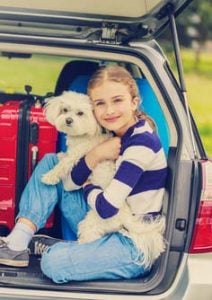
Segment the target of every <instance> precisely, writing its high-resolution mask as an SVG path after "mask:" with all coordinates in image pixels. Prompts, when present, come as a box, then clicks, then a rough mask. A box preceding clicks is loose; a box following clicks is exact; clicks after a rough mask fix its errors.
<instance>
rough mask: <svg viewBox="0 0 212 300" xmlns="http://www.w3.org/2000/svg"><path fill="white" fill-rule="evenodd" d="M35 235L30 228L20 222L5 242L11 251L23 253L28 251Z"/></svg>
mask: <svg viewBox="0 0 212 300" xmlns="http://www.w3.org/2000/svg"><path fill="white" fill-rule="evenodd" d="M33 235H34V231H33V230H32V229H31V228H30V227H29V226H27V225H26V224H24V223H21V222H18V223H16V224H15V227H14V228H13V230H12V231H11V233H10V234H9V235H8V236H7V237H6V238H5V240H6V241H7V245H8V247H9V248H10V249H11V250H16V251H21V250H25V249H27V247H28V245H29V243H30V241H31V239H32V237H33Z"/></svg>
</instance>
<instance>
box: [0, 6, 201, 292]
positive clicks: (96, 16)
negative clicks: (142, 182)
mask: <svg viewBox="0 0 212 300" xmlns="http://www.w3.org/2000/svg"><path fill="white" fill-rule="evenodd" d="M188 2H189V1H183V0H182V1H169V3H167V1H159V0H158V1H157V0H152V1H141V0H137V1H132V2H131V5H128V6H125V5H123V1H114V0H113V1H94V2H93V3H94V5H90V3H89V5H88V1H72V2H71V3H69V4H67V1H60V6H59V7H58V3H57V1H51V5H50V3H49V1H36V2H34V3H32V4H30V7H29V6H28V1H4V0H2V1H1V4H0V41H1V42H2V45H1V47H0V51H2V52H4V51H5V52H8V53H10V52H12V51H13V44H14V42H16V43H17V44H18V45H19V47H18V48H17V49H16V53H30V48H31V51H34V52H35V53H36V52H39V53H48V52H49V53H53V52H55V53H57V54H58V55H62V53H63V50H62V49H64V51H65V52H66V53H69V52H70V57H71V56H72V50H73V49H74V50H73V54H74V55H76V53H77V52H80V58H82V57H83V59H89V58H91V59H98V60H99V61H105V60H111V61H116V60H117V61H118V62H119V63H126V65H127V64H134V63H136V62H137V63H138V64H139V62H138V61H139V60H140V61H142V66H141V69H142V67H143V69H144V72H145V70H146V69H148V71H146V75H147V77H148V78H149V81H150V83H151V84H152V85H153V86H154V85H156V91H158V93H159V94H160V97H161V98H163V99H164V103H165V104H164V105H165V107H166V108H165V110H166V111H167V112H166V114H167V115H169V119H171V120H172V121H169V122H170V123H169V125H170V130H171V132H170V135H173V136H174V135H176V138H173V137H172V138H171V142H170V145H169V152H168V165H169V175H168V180H167V191H166V196H165V199H164V208H163V212H164V214H165V215H166V216H167V229H166V233H165V238H166V240H167V250H166V252H165V253H164V254H163V255H162V256H161V257H160V259H159V260H157V262H156V263H155V265H154V266H153V268H152V270H151V272H150V273H149V274H148V275H147V276H145V277H143V278H137V279H131V280H117V281H112V280H107V281H106V280H96V281H92V282H70V283H67V284H63V285H56V284H54V283H53V282H52V281H51V280H49V279H47V278H46V277H45V276H44V275H43V274H42V273H41V271H40V266H39V260H40V259H39V258H38V257H33V256H32V257H31V260H30V265H29V267H27V268H11V267H5V266H0V285H1V286H4V287H5V286H6V287H8V286H9V287H13V288H15V287H18V288H23V287H24V288H30V289H39V290H53V291H71V292H74V291H76V292H95V293H97V294H98V293H108V294H110V293H113V294H117V295H118V294H123V295H124V294H127V295H130V294H132V295H142V294H144V293H145V294H147V295H157V294H160V293H163V292H165V291H166V290H167V289H168V288H169V287H170V285H171V283H172V282H173V281H174V279H175V276H176V273H177V270H178V268H179V267H180V266H181V265H183V264H184V260H183V256H184V254H185V252H186V251H187V250H188V249H187V248H186V247H188V245H187V244H189V243H188V240H189V239H190V238H191V236H190V235H191V232H190V230H191V228H192V226H193V224H190V223H189V221H188V220H189V217H191V218H192V217H193V218H194V214H195V212H194V211H193V210H191V213H192V214H193V216H192V215H189V214H190V205H191V203H192V205H191V206H192V207H193V206H196V203H197V201H198V199H199V194H198V193H195V192H196V190H194V185H193V182H194V181H196V182H199V176H200V175H199V169H198V167H197V166H196V164H195V159H194V153H193V147H192V145H191V143H190V142H187V143H188V144H186V145H185V143H186V142H185V140H186V138H185V137H186V136H190V133H189V126H188V124H187V123H185V121H183V120H184V119H183V116H185V114H186V112H185V110H184V108H183V106H184V103H183V102H184V99H182V96H180V92H179V87H176V82H175V80H174V78H173V76H172V74H171V72H170V71H169V67H168V65H167V62H166V61H165V59H164V57H163V55H161V53H159V52H158V51H157V50H155V49H159V48H158V46H157V44H155V47H151V46H149V45H151V44H152V42H150V43H149V42H148V40H152V38H154V37H156V36H157V35H158V34H159V33H160V32H161V31H162V30H163V28H164V27H165V26H166V25H167V24H168V23H169V13H167V11H168V12H171V13H172V14H173V15H177V14H179V13H180V12H181V10H182V9H183V8H184V7H185V6H186V5H187V4H188ZM124 3H125V2H124ZM109 4H110V5H109ZM69 5H71V6H69ZM117 11H119V16H117ZM136 40H139V41H141V43H140V44H136ZM130 41H131V45H130V44H129V42H130ZM133 43H134V44H135V45H136V46H134V47H133V46H132V45H133ZM139 47H140V49H139ZM154 48H155V49H154ZM148 49H149V52H148V51H147V50H148ZM105 52H106V54H105ZM76 56H77V55H76ZM158 56H160V59H159V62H158V61H157V59H158ZM135 57H136V60H135ZM158 70H160V71H158ZM164 82H166V83H167V86H169V87H170V86H172V88H170V89H167V88H166V85H164ZM170 90H171V91H170ZM172 93H173V94H174V97H175V98H176V104H174V105H173V103H172V101H171V98H172V97H173V94H172ZM175 105H176V106H175ZM178 109H179V110H181V111H182V119H179V116H178V115H177V113H176V111H177V110H178ZM173 120H174V122H175V125H173ZM172 127H173V128H172ZM185 153H186V154H185ZM182 174H183V175H182ZM188 179H189V180H188ZM185 180H186V182H187V184H186V187H184V188H182V186H184V182H185ZM188 233H189V235H188ZM186 242H187V244H186Z"/></svg>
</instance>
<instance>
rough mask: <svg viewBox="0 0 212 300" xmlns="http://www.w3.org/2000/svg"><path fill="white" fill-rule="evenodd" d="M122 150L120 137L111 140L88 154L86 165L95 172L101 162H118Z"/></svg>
mask: <svg viewBox="0 0 212 300" xmlns="http://www.w3.org/2000/svg"><path fill="white" fill-rule="evenodd" d="M120 149H121V139H120V138H119V137H113V138H109V139H108V140H106V141H104V142H102V143H101V144H99V145H97V146H96V147H95V148H93V149H92V150H91V151H89V152H88V153H87V154H86V156H85V161H86V164H87V165H88V167H89V168H90V169H91V170H93V169H94V168H95V167H96V165H97V164H98V163H100V162H101V161H104V160H107V159H109V160H116V159H117V158H118V157H119V153H120Z"/></svg>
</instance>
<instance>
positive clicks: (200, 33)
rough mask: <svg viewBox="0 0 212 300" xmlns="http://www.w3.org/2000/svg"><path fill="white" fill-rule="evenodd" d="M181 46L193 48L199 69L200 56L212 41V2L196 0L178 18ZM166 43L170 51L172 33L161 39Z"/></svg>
mask: <svg viewBox="0 0 212 300" xmlns="http://www.w3.org/2000/svg"><path fill="white" fill-rule="evenodd" d="M177 28H178V34H179V40H180V44H181V45H183V46H185V47H192V48H193V49H194V51H195V53H196V59H195V65H196V67H198V64H199V60H200V54H201V51H202V49H203V48H204V46H205V43H206V41H208V40H211V39H212V0H201V1H200V0H194V1H192V2H191V3H190V5H189V6H188V7H187V8H186V9H185V11H183V12H182V14H181V15H180V16H179V17H178V18H177ZM159 39H161V40H163V43H164V41H165V44H166V45H167V50H168V51H169V49H171V48H170V45H169V40H170V33H169V32H168V30H166V31H165V32H164V33H163V34H162V35H161V36H160V38H159Z"/></svg>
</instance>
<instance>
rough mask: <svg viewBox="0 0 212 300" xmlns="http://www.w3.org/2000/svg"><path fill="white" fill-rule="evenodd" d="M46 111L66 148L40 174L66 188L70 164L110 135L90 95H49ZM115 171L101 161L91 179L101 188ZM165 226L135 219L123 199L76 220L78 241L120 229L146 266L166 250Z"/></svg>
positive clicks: (45, 179) (68, 183) (162, 222)
mask: <svg viewBox="0 0 212 300" xmlns="http://www.w3.org/2000/svg"><path fill="white" fill-rule="evenodd" d="M45 114H46V118H47V120H48V121H49V122H50V123H51V124H53V125H55V127H56V128H57V130H58V131H61V132H64V133H66V134H67V147H68V150H67V152H66V153H65V154H59V155H58V157H59V163H58V164H57V165H56V166H55V167H54V168H53V169H52V170H50V171H49V172H48V173H46V174H44V175H43V177H42V181H43V182H44V183H45V184H51V185H54V184H57V183H58V182H60V181H61V180H63V184H64V189H65V190H68V191H69V190H72V189H73V186H72V185H71V184H70V181H68V180H66V178H68V177H69V176H70V171H71V169H72V168H73V166H74V165H75V164H76V163H77V162H78V161H79V159H80V158H81V157H83V156H84V155H85V154H86V153H87V152H88V151H89V150H91V149H92V148H93V147H94V146H96V145H97V144H99V143H101V142H103V141H104V140H105V139H107V138H108V137H110V135H109V134H103V133H102V130H101V128H100V126H99V125H98V123H97V122H96V119H95V117H94V115H93V112H92V106H91V103H90V100H89V97H88V96H87V95H84V94H79V93H75V92H71V91H70V92H63V94H62V95H61V96H58V97H54V98H51V99H50V100H49V101H48V102H47V104H46V106H45ZM114 173H115V164H114V162H112V161H106V162H102V163H101V164H99V165H98V166H97V167H96V168H95V170H93V172H92V175H91V177H90V180H91V182H92V183H93V184H96V185H99V186H101V187H102V188H103V189H104V188H105V187H106V186H107V185H108V184H109V183H110V181H111V180H112V178H113V176H114ZM164 228H165V219H164V218H158V219H156V220H155V221H150V222H146V221H142V218H140V219H138V217H136V216H134V215H132V212H131V210H130V208H129V206H128V204H127V202H126V203H125V204H124V205H123V207H122V208H121V209H120V210H119V212H118V214H117V215H115V216H114V217H111V218H108V219H102V218H101V217H100V216H99V215H98V214H97V213H96V212H95V211H93V210H90V211H89V212H88V214H87V216H86V217H85V219H84V220H83V221H81V222H80V224H79V227H78V242H79V243H88V242H92V241H94V240H96V239H98V238H100V237H101V236H103V235H105V234H107V233H110V232H117V231H120V232H122V233H123V234H125V235H127V236H129V237H130V238H132V240H133V241H134V243H135V245H136V246H137V248H138V249H139V252H140V253H141V254H142V253H143V255H141V259H140V261H139V262H138V263H140V264H142V265H145V266H146V267H147V266H151V265H152V263H153V262H154V260H155V259H157V258H158V257H159V256H160V254H161V253H162V252H163V251H164V250H165V243H164V239H163V232H164Z"/></svg>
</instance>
